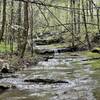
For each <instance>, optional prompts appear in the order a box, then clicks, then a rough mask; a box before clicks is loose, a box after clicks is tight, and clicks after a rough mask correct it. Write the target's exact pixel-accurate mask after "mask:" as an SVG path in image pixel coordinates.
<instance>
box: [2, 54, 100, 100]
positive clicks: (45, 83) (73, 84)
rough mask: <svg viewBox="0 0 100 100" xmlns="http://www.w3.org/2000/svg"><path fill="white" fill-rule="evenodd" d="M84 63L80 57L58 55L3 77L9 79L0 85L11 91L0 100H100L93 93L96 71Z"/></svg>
mask: <svg viewBox="0 0 100 100" xmlns="http://www.w3.org/2000/svg"><path fill="white" fill-rule="evenodd" d="M84 59H86V58H84V57H82V56H80V55H79V54H77V55H76V54H73V53H71V54H66V53H60V54H59V53H55V54H54V57H53V58H52V59H48V60H47V61H40V62H39V63H38V64H37V65H36V66H30V67H28V68H25V69H24V70H23V71H19V72H16V73H14V74H13V73H12V74H4V76H9V77H3V78H1V79H0V84H1V86H2V85H5V84H6V85H5V88H6V87H9V88H6V89H5V90H4V91H1V94H0V100H99V99H97V98H96V97H95V95H94V92H93V91H94V89H95V88H96V86H97V80H96V79H93V78H92V76H91V75H92V74H93V73H95V71H94V70H92V69H91V66H90V65H89V63H87V61H84ZM76 63H79V64H76ZM10 75H11V76H10ZM37 81H38V82H37Z"/></svg>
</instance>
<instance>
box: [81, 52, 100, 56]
mask: <svg viewBox="0 0 100 100" xmlns="http://www.w3.org/2000/svg"><path fill="white" fill-rule="evenodd" d="M81 54H82V55H83V56H86V57H91V58H94V57H100V54H99V53H92V52H91V51H83V52H81Z"/></svg>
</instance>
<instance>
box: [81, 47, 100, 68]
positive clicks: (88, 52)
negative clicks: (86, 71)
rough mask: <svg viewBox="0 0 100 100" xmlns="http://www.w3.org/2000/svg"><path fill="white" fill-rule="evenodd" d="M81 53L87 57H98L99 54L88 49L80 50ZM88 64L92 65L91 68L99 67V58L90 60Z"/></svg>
mask: <svg viewBox="0 0 100 100" xmlns="http://www.w3.org/2000/svg"><path fill="white" fill-rule="evenodd" d="M97 49H100V48H97ZM81 54H82V55H83V56H86V57H89V58H96V57H100V54H99V53H92V52H90V51H84V52H81ZM89 62H90V61H89ZM90 64H91V65H92V67H93V68H100V59H99V60H92V61H91V62H90Z"/></svg>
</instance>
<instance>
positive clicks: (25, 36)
mask: <svg viewBox="0 0 100 100" xmlns="http://www.w3.org/2000/svg"><path fill="white" fill-rule="evenodd" d="M28 29H29V23H28V2H24V30H23V33H22V36H23V42H22V43H21V47H22V49H21V55H20V57H21V58H23V56H24V52H25V49H26V45H27V37H28Z"/></svg>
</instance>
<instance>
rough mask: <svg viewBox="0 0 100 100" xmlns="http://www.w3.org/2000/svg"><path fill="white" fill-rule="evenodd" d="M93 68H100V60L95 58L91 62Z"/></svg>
mask: <svg viewBox="0 0 100 100" xmlns="http://www.w3.org/2000/svg"><path fill="white" fill-rule="evenodd" d="M90 64H91V65H92V67H93V68H96V69H99V68H100V60H95V61H93V62H91V63H90Z"/></svg>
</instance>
